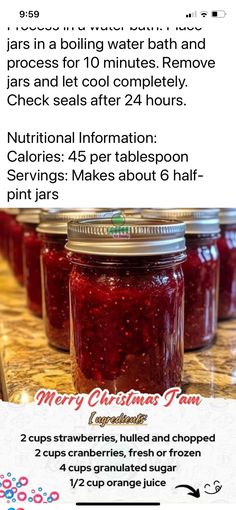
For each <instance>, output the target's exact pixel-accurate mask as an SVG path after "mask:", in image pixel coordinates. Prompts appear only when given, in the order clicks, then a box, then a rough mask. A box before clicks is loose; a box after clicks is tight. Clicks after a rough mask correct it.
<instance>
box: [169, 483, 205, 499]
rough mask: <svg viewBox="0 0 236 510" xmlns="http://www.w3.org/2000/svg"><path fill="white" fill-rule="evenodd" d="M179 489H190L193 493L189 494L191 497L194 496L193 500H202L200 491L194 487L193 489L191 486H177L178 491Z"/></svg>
mask: <svg viewBox="0 0 236 510" xmlns="http://www.w3.org/2000/svg"><path fill="white" fill-rule="evenodd" d="M179 487H185V488H186V489H189V490H190V491H191V492H188V494H189V496H193V498H200V490H199V489H194V487H191V485H176V487H175V488H176V489H178V488H179Z"/></svg>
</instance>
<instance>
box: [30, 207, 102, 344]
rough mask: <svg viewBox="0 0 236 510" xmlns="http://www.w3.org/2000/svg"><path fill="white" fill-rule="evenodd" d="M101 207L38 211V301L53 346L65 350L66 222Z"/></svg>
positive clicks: (67, 336)
mask: <svg viewBox="0 0 236 510" xmlns="http://www.w3.org/2000/svg"><path fill="white" fill-rule="evenodd" d="M104 213H105V212H104V209H97V210H96V209H73V210H71V209H70V210H67V209H49V210H44V211H42V212H41V215H40V224H39V226H38V228H37V231H38V232H39V233H40V234H41V239H42V250H41V275H42V301H43V318H44V325H45V332H46V336H47V338H48V341H49V344H50V345H51V346H53V347H56V348H59V349H63V350H69V348H70V318H69V273H70V270H71V263H70V260H69V259H68V257H67V252H66V250H65V243H66V240H67V222H68V221H69V220H70V219H73V218H86V217H87V216H88V217H89V216H91V217H96V215H97V214H98V215H99V214H104Z"/></svg>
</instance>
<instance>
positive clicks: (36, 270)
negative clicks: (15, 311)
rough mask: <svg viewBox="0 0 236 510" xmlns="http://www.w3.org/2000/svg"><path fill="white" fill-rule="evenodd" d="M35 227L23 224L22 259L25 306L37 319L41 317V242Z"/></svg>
mask: <svg viewBox="0 0 236 510" xmlns="http://www.w3.org/2000/svg"><path fill="white" fill-rule="evenodd" d="M36 227H37V225H34V224H28V223H25V224H24V236H23V259H24V283H25V287H26V295H27V306H28V308H29V310H31V312H33V313H34V314H35V315H37V316H38V317H41V316H42V290H41V270H40V251H41V246H42V241H41V239H40V237H39V234H38V233H37V232H36Z"/></svg>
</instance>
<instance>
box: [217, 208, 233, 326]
mask: <svg viewBox="0 0 236 510" xmlns="http://www.w3.org/2000/svg"><path fill="white" fill-rule="evenodd" d="M218 248H219V252H220V297H219V319H230V318H235V317H236V209H221V211H220V238H219V240H218Z"/></svg>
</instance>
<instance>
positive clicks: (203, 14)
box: [200, 11, 208, 18]
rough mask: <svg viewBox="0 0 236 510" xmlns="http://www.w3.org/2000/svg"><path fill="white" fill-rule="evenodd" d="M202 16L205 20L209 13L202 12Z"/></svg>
mask: <svg viewBox="0 0 236 510" xmlns="http://www.w3.org/2000/svg"><path fill="white" fill-rule="evenodd" d="M200 14H201V16H202V17H203V18H205V17H206V16H207V15H208V12H207V11H201V12H200Z"/></svg>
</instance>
